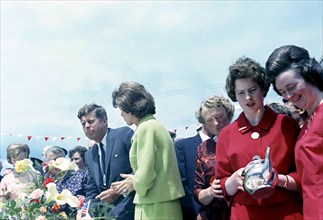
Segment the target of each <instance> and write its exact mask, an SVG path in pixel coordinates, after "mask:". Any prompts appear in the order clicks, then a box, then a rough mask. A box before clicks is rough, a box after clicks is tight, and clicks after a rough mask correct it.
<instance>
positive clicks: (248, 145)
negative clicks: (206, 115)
mask: <svg viewBox="0 0 323 220" xmlns="http://www.w3.org/2000/svg"><path fill="white" fill-rule="evenodd" d="M299 131H300V128H299V125H298V123H297V122H296V121H295V120H294V119H293V118H291V117H287V116H285V115H282V114H277V113H275V112H274V111H273V110H271V109H270V108H269V107H267V106H266V107H265V113H264V115H263V118H262V119H261V121H260V122H259V124H258V125H257V126H252V125H250V123H249V122H248V120H247V119H246V117H245V115H244V113H241V114H240V116H239V117H238V119H237V120H235V121H234V122H232V123H231V124H230V125H228V126H226V127H225V128H224V129H223V130H222V131H221V133H220V135H219V138H218V141H217V148H216V171H215V175H216V178H217V179H220V180H221V186H222V190H223V192H224V195H225V198H227V199H228V200H230V201H231V219H257V220H258V219H262V220H263V219H268V220H269V219H270V220H272V219H302V214H301V212H302V207H301V204H300V201H299V200H297V199H295V197H296V196H297V195H298V193H297V192H293V191H290V190H286V189H283V188H281V187H276V188H275V192H274V193H273V194H272V195H271V196H270V197H268V198H265V199H258V200H257V199H254V198H252V197H251V196H250V195H249V194H248V193H246V192H244V191H241V190H238V192H237V193H236V194H235V195H234V196H232V197H229V196H227V195H226V191H225V189H224V184H225V182H226V180H227V178H229V177H230V176H231V174H233V173H234V172H235V171H236V170H238V169H240V168H242V167H245V166H246V165H247V164H248V163H249V162H250V161H251V160H252V158H253V156H255V155H258V156H260V157H261V158H262V159H263V158H265V152H266V148H267V146H270V147H271V148H270V157H271V162H272V166H273V167H274V168H275V169H276V171H277V172H278V173H279V174H288V175H289V176H291V177H293V178H294V179H295V181H296V183H297V185H298V187H300V182H299V179H298V176H297V173H296V168H295V161H294V145H295V143H296V140H297V136H298V134H299ZM255 132H256V133H255ZM252 134H253V135H252Z"/></svg>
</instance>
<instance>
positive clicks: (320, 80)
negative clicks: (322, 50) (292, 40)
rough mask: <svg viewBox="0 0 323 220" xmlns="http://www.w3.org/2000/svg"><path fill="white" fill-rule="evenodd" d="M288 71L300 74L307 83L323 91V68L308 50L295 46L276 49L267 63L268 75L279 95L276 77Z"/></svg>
mask: <svg viewBox="0 0 323 220" xmlns="http://www.w3.org/2000/svg"><path fill="white" fill-rule="evenodd" d="M287 70H293V71H295V72H297V73H299V74H300V75H301V76H302V77H303V78H304V80H305V81H306V82H308V83H310V84H312V85H314V86H316V87H317V88H319V90H321V91H323V68H322V66H321V65H320V64H319V63H318V62H317V61H316V60H315V59H314V58H313V59H312V58H310V56H309V53H308V51H307V50H306V49H304V48H301V47H297V46H294V45H285V46H282V47H279V48H277V49H275V50H274V51H273V52H272V54H270V56H269V58H268V60H267V62H266V73H267V75H268V77H269V79H270V81H271V83H272V84H273V86H274V90H275V91H276V92H277V94H279V95H281V94H280V93H279V91H278V90H277V88H276V86H275V84H276V77H277V76H278V75H279V74H281V73H282V72H285V71H287Z"/></svg>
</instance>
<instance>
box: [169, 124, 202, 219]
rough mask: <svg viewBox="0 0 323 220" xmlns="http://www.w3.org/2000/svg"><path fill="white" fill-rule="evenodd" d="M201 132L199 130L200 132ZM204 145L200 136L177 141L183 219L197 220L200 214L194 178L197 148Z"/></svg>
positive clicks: (176, 149)
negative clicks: (182, 195) (194, 192)
mask: <svg viewBox="0 0 323 220" xmlns="http://www.w3.org/2000/svg"><path fill="white" fill-rule="evenodd" d="M199 130H201V128H200V129H198V131H199ZM200 132H201V131H200ZM201 143H202V138H201V136H200V134H199V133H198V134H196V135H195V136H193V137H189V138H183V139H179V140H177V141H175V151H176V156H177V163H178V167H179V171H180V174H181V179H182V184H183V187H184V191H185V196H184V197H182V198H181V199H180V201H181V206H182V213H183V219H185V220H186V219H188V220H193V219H194V220H195V219H196V216H197V215H198V214H199V212H200V207H201V205H200V203H199V202H198V201H197V200H196V199H195V198H194V195H193V191H194V177H195V169H196V153H197V147H198V146H199V145H200V144H201Z"/></svg>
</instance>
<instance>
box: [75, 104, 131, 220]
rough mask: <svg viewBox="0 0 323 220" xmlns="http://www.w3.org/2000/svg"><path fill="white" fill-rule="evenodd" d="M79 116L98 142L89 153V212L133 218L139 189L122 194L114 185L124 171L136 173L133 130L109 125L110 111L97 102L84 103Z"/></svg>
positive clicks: (87, 198) (87, 155)
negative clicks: (132, 157) (131, 157)
mask: <svg viewBox="0 0 323 220" xmlns="http://www.w3.org/2000/svg"><path fill="white" fill-rule="evenodd" d="M77 117H78V118H79V119H80V122H81V124H82V127H83V131H84V133H85V135H86V136H87V137H88V138H89V139H90V140H94V141H95V143H96V144H94V146H93V147H91V148H90V149H89V150H88V152H87V153H86V155H85V163H86V164H87V167H88V181H87V184H86V201H89V200H91V205H90V210H89V212H90V213H92V215H95V216H92V217H103V218H111V217H112V218H116V219H118V220H130V219H131V220H133V219H134V204H133V203H132V201H133V197H134V194H135V192H132V193H130V194H129V195H128V196H122V195H120V194H118V193H116V192H115V191H114V190H113V189H112V188H111V183H112V182H115V181H120V180H122V179H123V178H121V177H120V174H122V173H124V174H130V173H132V169H131V166H130V161H129V150H130V147H131V137H132V135H133V130H132V129H130V128H129V127H121V128H116V129H112V128H108V118H107V113H106V111H105V109H104V108H103V107H102V106H99V105H96V104H89V105H85V106H83V107H82V108H81V109H80V110H79V112H78V115H77ZM125 193H126V192H125ZM91 210H92V211H91Z"/></svg>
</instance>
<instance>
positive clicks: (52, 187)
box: [46, 183, 80, 207]
mask: <svg viewBox="0 0 323 220" xmlns="http://www.w3.org/2000/svg"><path fill="white" fill-rule="evenodd" d="M46 187H47V192H46V198H47V199H46V203H48V202H50V201H55V202H56V203H57V204H59V205H64V204H66V203H67V204H69V206H71V207H79V206H80V201H79V200H78V199H77V197H76V196H73V195H72V193H71V192H70V191H69V190H68V189H64V190H63V191H62V192H61V193H58V191H57V188H56V184H55V183H48V184H47V185H46Z"/></svg>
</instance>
